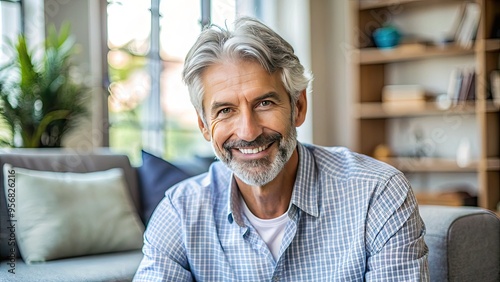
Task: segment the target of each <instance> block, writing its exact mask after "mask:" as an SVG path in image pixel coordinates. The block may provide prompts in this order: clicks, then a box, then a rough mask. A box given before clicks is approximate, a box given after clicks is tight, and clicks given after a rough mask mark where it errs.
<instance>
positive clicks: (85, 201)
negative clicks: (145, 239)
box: [3, 164, 144, 263]
mask: <svg viewBox="0 0 500 282" xmlns="http://www.w3.org/2000/svg"><path fill="white" fill-rule="evenodd" d="M3 170H4V179H5V180H4V182H5V183H4V187H5V188H4V189H5V192H6V194H7V189H8V188H9V184H8V183H7V179H8V177H7V176H8V175H9V176H12V175H13V177H14V179H15V185H14V186H15V187H14V188H15V219H16V220H17V222H16V230H15V234H16V241H17V244H18V247H19V249H20V252H21V256H22V258H23V260H24V261H25V262H26V263H33V262H42V261H47V260H53V259H58V258H65V257H74V256H82V255H91V254H100V253H108V252H115V251H125V250H133V249H139V248H141V247H142V234H143V232H144V225H143V224H142V222H141V221H140V219H139V216H138V213H137V211H136V209H135V207H134V205H133V203H132V200H131V198H130V195H129V192H128V189H127V187H126V182H125V180H124V176H123V170H121V169H119V168H115V169H110V170H106V171H99V172H90V173H72V172H49V171H36V170H29V169H24V168H17V167H12V166H11V165H9V164H5V165H4V167H3ZM9 171H10V172H9ZM12 183H14V182H12V181H11V183H10V186H11V187H12V186H13V185H12ZM11 192H12V191H11Z"/></svg>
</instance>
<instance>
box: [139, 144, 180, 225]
mask: <svg viewBox="0 0 500 282" xmlns="http://www.w3.org/2000/svg"><path fill="white" fill-rule="evenodd" d="M138 177H139V184H140V187H141V189H140V191H141V204H142V212H141V218H142V221H143V222H144V223H145V224H146V223H147V222H148V221H149V218H150V217H151V214H152V213H153V211H154V209H155V208H156V206H157V205H158V204H159V203H160V201H161V200H162V199H163V197H164V196H165V191H167V189H168V188H170V187H172V186H173V185H174V184H176V183H178V182H180V181H182V180H184V179H186V178H188V177H190V175H188V174H187V173H185V172H184V171H182V170H181V169H179V168H177V167H176V166H174V165H173V164H171V163H169V162H167V161H166V160H164V159H162V158H159V157H156V156H154V155H152V154H150V153H148V152H146V151H144V150H143V151H142V165H141V166H140V167H139V168H138Z"/></svg>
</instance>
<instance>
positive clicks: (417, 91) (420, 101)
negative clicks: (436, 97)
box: [382, 85, 430, 109]
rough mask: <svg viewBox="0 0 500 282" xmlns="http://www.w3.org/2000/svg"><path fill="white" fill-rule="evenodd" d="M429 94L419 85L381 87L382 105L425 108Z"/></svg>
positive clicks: (401, 107)
mask: <svg viewBox="0 0 500 282" xmlns="http://www.w3.org/2000/svg"><path fill="white" fill-rule="evenodd" d="M429 98H430V96H429V95H428V93H427V91H426V90H425V89H424V88H423V87H422V86H420V85H386V86H384V88H383V89H382V102H383V105H384V107H391V108H392V107H394V108H398V109H404V108H411V109H415V108H425V103H426V102H427V101H428V100H429Z"/></svg>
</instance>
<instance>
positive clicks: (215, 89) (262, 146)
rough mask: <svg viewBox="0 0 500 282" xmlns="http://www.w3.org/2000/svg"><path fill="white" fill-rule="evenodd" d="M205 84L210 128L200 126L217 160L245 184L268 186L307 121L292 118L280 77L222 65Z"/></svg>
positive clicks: (207, 74)
mask: <svg viewBox="0 0 500 282" xmlns="http://www.w3.org/2000/svg"><path fill="white" fill-rule="evenodd" d="M202 83H203V87H204V90H205V96H204V99H203V108H204V110H205V113H206V121H207V124H208V127H207V126H206V125H205V124H204V123H203V122H202V121H201V119H200V118H199V119H198V122H199V125H200V129H201V131H202V133H203V135H204V137H205V139H207V140H208V141H211V142H212V147H213V148H214V152H215V154H216V155H217V157H218V158H219V159H220V160H221V161H222V162H224V163H225V164H226V165H227V166H228V167H229V168H230V169H231V170H232V171H233V172H234V174H235V175H236V176H237V177H238V178H240V179H241V180H242V181H244V182H245V183H247V184H249V185H257V186H262V185H264V184H266V183H269V182H270V181H271V180H273V179H274V178H275V177H276V176H277V175H278V173H279V172H280V171H281V170H282V169H283V167H284V165H285V164H286V162H287V161H288V160H289V158H290V156H291V155H292V153H293V151H294V149H295V147H296V135H297V133H296V128H295V126H298V125H297V123H299V125H300V124H301V123H302V122H303V118H302V117H301V118H300V121H299V122H297V121H296V117H297V114H296V113H294V115H293V116H292V108H291V104H290V97H289V95H288V93H287V92H286V91H285V88H284V87H283V85H282V82H281V78H280V75H279V73H275V74H272V75H269V74H268V73H267V72H266V71H265V70H264V69H263V68H262V67H261V66H260V64H258V63H255V62H244V61H238V62H233V63H221V64H217V65H213V66H210V67H208V68H207V69H205V70H204V72H203V74H202ZM294 112H297V110H295V111H294Z"/></svg>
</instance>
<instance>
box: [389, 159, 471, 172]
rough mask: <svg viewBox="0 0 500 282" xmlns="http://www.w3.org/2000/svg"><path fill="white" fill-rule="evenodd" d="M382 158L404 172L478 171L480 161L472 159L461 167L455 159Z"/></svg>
mask: <svg viewBox="0 0 500 282" xmlns="http://www.w3.org/2000/svg"><path fill="white" fill-rule="evenodd" d="M380 160H381V161H383V162H385V163H388V164H390V165H392V166H394V167H395V168H397V169H399V170H401V171H402V172H457V173H460V172H476V170H477V167H478V163H479V162H478V161H472V162H470V164H469V165H467V166H466V167H460V166H458V165H457V161H456V160H454V159H440V158H407V157H399V158H383V159H380Z"/></svg>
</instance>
